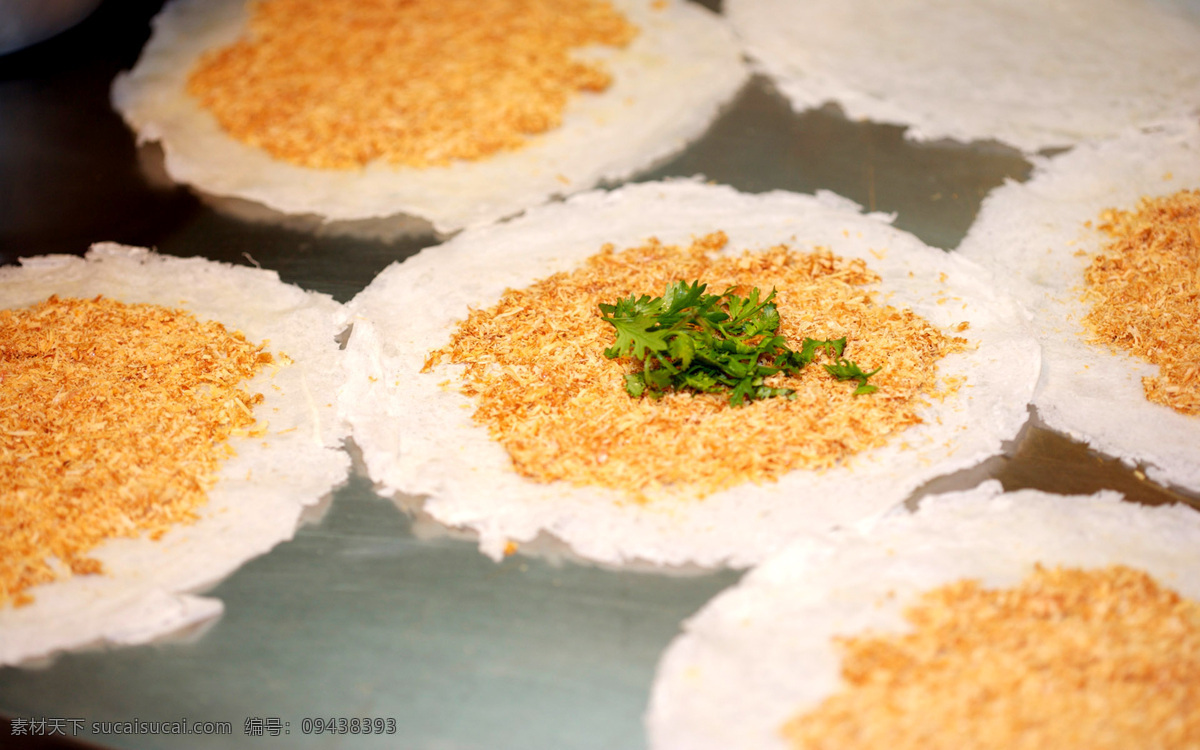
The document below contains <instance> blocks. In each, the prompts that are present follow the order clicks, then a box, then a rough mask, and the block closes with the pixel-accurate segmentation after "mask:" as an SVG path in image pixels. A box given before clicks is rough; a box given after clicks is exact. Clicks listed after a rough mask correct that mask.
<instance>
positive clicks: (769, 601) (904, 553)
mask: <svg viewBox="0 0 1200 750" xmlns="http://www.w3.org/2000/svg"><path fill="white" fill-rule="evenodd" d="M1197 544H1200V513H1197V512H1196V511H1195V510H1193V509H1191V508H1188V507H1187V506H1183V505H1175V506H1163V507H1157V508H1149V507H1145V506H1138V505H1134V504H1132V503H1127V502H1124V501H1123V500H1121V497H1120V495H1119V494H1117V493H1115V492H1110V491H1105V492H1101V493H1098V494H1096V495H1093V496H1090V497H1078V496H1077V497H1066V496H1059V495H1049V494H1046V493H1042V492H1038V491H1035V490H1023V491H1020V492H1015V493H1011V494H1002V492H1001V488H1000V485H999V483H997V482H987V483H985V484H983V485H981V486H980V487H978V488H976V489H974V490H970V491H967V492H960V493H953V494H947V495H940V496H932V497H927V498H924V499H922V501H921V507H920V508H919V509H918V510H917V511H916V512H915V513H911V514H910V513H907V512H899V513H894V514H891V515H889V516H887V517H885V518H882V519H880V520H879V522H878V523H876V524H875V525H874V526H873V527H872V528H870V529H867V530H844V531H842V532H840V533H839V532H834V533H829V534H813V535H809V536H805V537H804V538H802V539H798V540H797V541H796V542H795V543H794V544H792V545H790V546H789V547H788V548H787V549H786V550H784V551H783V552H782V553H780V554H778V555H776V556H775V557H773V558H772V559H771V560H769V561H768V562H766V563H763V565H762V566H760V567H759V568H757V569H755V570H754V571H752V572H751V573H749V574H748V575H747V576H746V577H745V578H744V579H742V581H741V583H739V584H738V585H737V586H735V587H734V588H732V589H730V590H728V591H726V592H724V593H722V594H721V595H719V596H718V597H717V598H716V599H714V600H713V601H712V602H710V603H709V604H708V605H706V606H705V607H704V609H702V610H701V611H700V612H699V613H698V614H697V615H695V616H694V617H692V618H691V619H689V620H688V621H686V622H685V623H684V634H683V635H681V636H679V637H678V638H676V639H675V641H674V642H673V643H672V644H671V646H670V647H669V648H668V649H667V651H666V653H665V654H664V655H663V658H662V660H661V661H660V662H659V667H658V674H657V677H656V679H655V683H654V688H653V692H652V695H651V698H650V708H649V712H648V714H647V728H648V732H649V739H650V742H649V744H650V747H651V748H654V749H655V750H659V749H664V748H672V750H706V749H708V748H712V749H713V750H716V749H717V748H721V749H722V750H724V749H725V748H730V747H736V748H745V749H750V748H754V749H760V748H761V749H762V750H766V749H767V748H778V749H779V750H783V748H785V747H787V745H786V744H785V743H784V741H783V738H782V737H781V736H780V734H779V729H780V727H781V726H782V725H783V723H784V722H785V721H787V720H788V719H790V718H792V717H793V716H795V715H796V714H798V713H800V712H801V711H804V710H806V709H812V708H815V707H816V706H817V705H818V704H819V703H820V702H821V701H822V700H823V699H824V698H826V697H827V696H829V695H830V694H832V693H833V692H835V690H837V689H838V688H839V687H840V682H841V678H840V670H841V665H840V658H839V656H838V653H837V652H836V650H835V648H834V646H833V644H832V643H831V642H830V640H831V637H833V636H835V635H855V634H860V633H863V632H864V631H867V630H871V631H874V632H877V633H881V634H882V633H889V632H902V631H905V630H907V629H908V627H907V625H906V623H905V621H904V618H903V616H902V610H903V609H904V608H905V607H906V606H907V605H909V604H910V603H911V602H912V601H913V600H914V599H915V598H916V597H917V596H918V595H919V594H921V593H922V592H924V591H927V590H929V589H932V588H936V587H938V586H941V585H944V584H947V583H950V582H952V581H956V580H959V579H963V578H977V579H979V580H980V581H981V582H982V583H983V584H984V585H985V586H990V587H997V586H1012V585H1015V584H1017V583H1019V582H1020V581H1021V579H1023V578H1024V577H1025V576H1027V575H1028V574H1029V573H1030V572H1032V570H1033V566H1034V563H1035V562H1041V563H1043V564H1045V565H1046V566H1048V567H1052V566H1055V565H1069V566H1081V567H1102V566H1107V565H1110V564H1115V563H1121V564H1124V565H1128V566H1130V567H1134V568H1138V569H1141V570H1144V571H1146V572H1148V573H1149V574H1150V575H1152V576H1154V577H1155V578H1156V579H1157V580H1158V582H1159V583H1160V584H1161V585H1163V586H1166V587H1168V588H1172V589H1174V590H1176V591H1178V592H1179V593H1180V594H1182V595H1183V596H1186V597H1189V598H1192V599H1200V575H1198V573H1197V567H1196V566H1197V552H1196V549H1197Z"/></svg>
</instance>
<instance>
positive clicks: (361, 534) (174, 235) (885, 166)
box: [0, 0, 1200, 750]
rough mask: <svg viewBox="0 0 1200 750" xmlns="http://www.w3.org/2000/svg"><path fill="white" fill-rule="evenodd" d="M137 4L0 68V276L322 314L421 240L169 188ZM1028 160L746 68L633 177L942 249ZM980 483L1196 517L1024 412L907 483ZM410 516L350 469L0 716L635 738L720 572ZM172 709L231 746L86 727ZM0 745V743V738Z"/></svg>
mask: <svg viewBox="0 0 1200 750" xmlns="http://www.w3.org/2000/svg"><path fill="white" fill-rule="evenodd" d="M158 5H159V3H157V2H152V1H144V2H130V1H129V0H125V1H123V2H117V1H116V0H108V1H107V2H105V3H104V4H103V5H102V6H101V7H100V9H99V10H98V11H97V12H96V13H95V14H94V15H93V16H92V17H91V18H89V19H88V20H87V21H85V22H84V23H83V24H82V25H80V26H79V27H76V28H75V29H73V30H71V31H69V32H67V33H66V34H64V35H62V36H60V37H58V38H56V39H53V40H51V41H49V42H46V43H43V44H42V45H39V46H37V47H33V48H30V49H28V50H25V51H21V52H17V53H14V54H11V55H8V56H6V57H0V174H3V180H2V181H0V185H2V186H3V193H2V194H0V263H12V262H15V259H16V258H17V257H21V256H27V255H38V254H45V253H74V254H82V253H83V252H84V250H86V248H87V246H88V244H89V243H91V242H95V241H101V240H115V241H118V242H124V243H128V244H135V245H146V246H152V247H156V248H157V249H158V250H160V251H161V252H163V253H168V254H174V255H181V256H191V255H202V256H205V257H208V258H212V259H216V260H222V261H227V262H231V263H242V264H257V265H261V266H263V267H266V268H272V269H276V270H278V271H279V273H280V275H281V276H282V278H283V279H284V280H285V281H288V282H292V283H296V284H299V285H301V286H303V287H305V288H308V289H315V290H318V291H323V292H328V293H330V294H332V295H333V296H334V297H336V298H337V299H339V300H342V301H345V300H348V299H349V298H351V297H352V296H353V295H354V294H355V293H356V292H358V291H359V290H360V289H362V288H363V287H364V286H366V284H367V283H369V282H370V280H371V279H372V278H373V277H374V275H375V274H376V273H378V272H379V271H380V270H382V269H383V268H384V267H385V266H386V265H387V264H389V263H391V262H393V261H395V260H399V259H402V258H405V257H407V256H409V255H411V254H412V253H414V252H416V251H417V250H419V249H421V248H423V247H426V246H429V245H433V244H436V242H437V241H438V239H437V238H436V237H434V236H433V234H432V233H430V232H429V231H428V229H427V228H426V227H425V226H424V225H421V224H419V223H417V224H415V225H414V224H413V223H411V222H408V223H401V224H397V223H389V222H360V223H351V224H340V225H330V226H325V227H322V226H320V225H319V224H318V223H317V222H315V221H308V220H305V219H294V218H285V217H280V216H277V215H276V216H271V215H261V214H259V215H254V214H253V213H252V212H251V211H248V210H247V207H246V206H242V205H232V206H231V205H230V204H228V203H227V202H222V201H216V200H212V199H209V198H200V197H197V196H195V195H194V194H192V193H191V192H189V191H188V190H186V189H184V188H180V187H178V186H174V185H171V184H170V182H169V181H168V180H167V179H166V178H165V177H164V175H163V172H162V165H161V160H162V157H161V153H160V152H159V151H158V150H157V148H154V147H148V148H142V149H138V148H135V146H134V143H133V138H132V135H131V134H130V133H129V131H128V130H127V129H126V128H125V126H124V125H123V124H122V123H121V121H120V119H119V118H118V117H117V115H116V114H115V113H113V112H112V111H111V108H110V107H109V105H108V86H109V84H110V82H111V80H112V78H113V76H114V75H115V74H116V73H117V72H118V71H119V70H121V69H124V68H128V67H129V66H130V65H132V63H133V61H134V60H135V59H136V55H137V52H138V50H139V49H140V47H141V45H142V44H143V43H144V41H145V38H146V36H147V35H148V32H149V26H148V19H149V18H150V16H151V15H153V13H154V11H155V10H156V8H157V6H158ZM1029 170H1030V165H1029V163H1028V162H1027V161H1026V160H1025V159H1023V158H1022V157H1021V156H1020V154H1018V153H1017V152H1016V151H1014V150H1012V149H1009V148H1006V147H1004V146H1001V145H998V144H994V143H974V144H969V145H963V144H955V143H934V144H925V145H920V144H913V143H909V142H906V141H904V140H903V138H902V131H901V129H900V128H898V127H893V126H884V125H878V124H873V123H862V122H851V121H848V120H846V119H845V118H844V117H842V116H841V114H840V113H839V112H838V110H837V109H836V108H833V107H828V108H826V109H823V110H819V111H813V112H808V113H804V114H795V113H793V112H792V111H791V110H790V109H789V107H788V105H787V103H786V101H785V100H784V99H783V98H782V97H781V96H780V95H779V94H778V93H777V92H776V91H775V90H774V89H773V88H772V86H771V85H770V84H769V83H768V82H766V81H765V80H764V79H762V78H758V77H756V78H754V79H753V80H752V81H751V83H750V85H749V86H748V87H747V88H746V89H745V90H743V91H742V92H741V94H740V95H739V96H738V97H737V98H736V99H735V101H734V102H733V103H732V105H731V106H730V107H729V109H728V110H727V111H726V112H725V113H724V114H723V116H722V117H721V118H720V119H719V120H718V121H717V122H716V123H715V124H714V125H713V127H712V128H711V130H710V131H709V132H708V134H707V135H706V136H705V137H704V138H703V139H702V140H701V141H699V142H697V143H695V144H694V145H692V146H691V147H690V148H688V149H687V150H686V151H684V152H682V153H681V154H679V155H678V156H676V157H674V158H673V159H671V160H670V161H669V162H668V163H666V164H663V165H661V166H660V167H658V168H657V169H654V170H652V171H650V172H648V173H645V174H642V175H640V176H639V177H638V179H639V180H650V179H659V178H664V177H671V176H692V175H697V174H702V175H704V176H705V177H706V178H708V179H710V180H712V181H715V182H720V183H725V184H729V185H732V186H733V187H736V188H738V189H741V190H745V191H750V192H759V191H764V190H770V189H787V190H794V191H799V192H813V191H815V190H818V189H825V190H831V191H834V192H836V193H839V194H841V195H844V196H846V197H848V198H850V199H852V200H855V201H857V202H859V203H861V204H862V205H863V206H865V207H866V208H868V209H870V210H876V211H883V212H889V213H892V212H894V213H895V214H896V221H895V223H896V226H898V227H900V228H902V229H906V230H908V231H911V232H913V233H915V234H916V235H917V236H919V237H920V238H921V239H923V240H924V241H925V242H927V243H929V244H931V245H934V246H937V247H941V248H945V249H947V250H952V249H953V248H954V247H955V246H956V245H957V244H958V242H959V241H960V240H961V239H962V237H963V235H964V234H965V232H966V231H967V229H968V227H969V226H970V223H971V221H972V219H973V218H974V216H975V213H976V211H977V209H978V206H979V202H980V200H981V199H982V198H983V196H984V195H986V194H987V192H988V191H989V190H990V189H992V188H993V187H995V186H996V185H999V184H1001V183H1002V182H1003V181H1004V180H1005V179H1016V180H1021V179H1024V178H1025V177H1026V176H1027V175H1028V173H1029ZM352 449H353V448H352ZM986 477H995V478H998V479H1000V480H1001V481H1002V482H1003V483H1004V485H1005V486H1006V488H1008V489H1016V488H1021V487H1036V488H1041V489H1045V490H1049V491H1054V492H1069V493H1079V492H1092V491H1094V490H1096V489H1100V488H1102V487H1109V488H1113V489H1117V490H1119V491H1121V492H1123V493H1125V494H1126V495H1127V496H1128V497H1129V498H1130V499H1131V500H1134V501H1137V502H1145V503H1159V502H1165V501H1172V500H1182V501H1185V502H1189V503H1191V504H1192V505H1193V506H1197V507H1200V502H1198V501H1197V499H1196V498H1195V497H1190V498H1189V497H1185V496H1183V495H1181V494H1180V493H1176V492H1173V491H1171V490H1169V489H1164V488H1161V487H1158V486H1155V485H1153V484H1151V483H1148V482H1146V481H1144V480H1143V479H1141V478H1140V476H1139V474H1138V473H1136V472H1134V471H1133V470H1131V469H1129V468H1127V467H1124V466H1122V465H1120V464H1118V463H1117V462H1114V461H1111V460H1108V459H1105V458H1103V457H1101V456H1098V455H1096V454H1094V453H1092V452H1090V451H1088V450H1087V449H1086V448H1085V447H1084V446H1082V445H1080V444H1078V443H1075V442H1073V441H1071V440H1068V439H1066V438H1064V437H1061V436H1058V435H1056V434H1054V433H1051V432H1048V431H1046V430H1043V429H1041V428H1040V427H1038V426H1037V425H1036V423H1035V424H1033V425H1031V426H1030V427H1029V428H1027V429H1026V431H1025V432H1024V433H1023V435H1022V436H1021V438H1020V439H1019V440H1018V441H1016V442H1015V444H1014V445H1012V446H1011V448H1010V450H1009V452H1008V454H1007V455H1005V456H1003V457H998V458H995V459H992V460H991V461H989V462H987V463H986V464H984V465H983V466H981V467H979V468H977V469H975V470H971V471H969V472H965V473H963V474H961V475H958V476H952V477H947V478H943V479H939V480H936V481H935V482H933V483H931V485H929V486H928V487H926V488H925V490H924V491H925V492H928V491H935V490H946V489H956V488H964V487H969V486H973V485H974V484H975V483H977V482H978V481H979V480H981V479H983V478H986ZM412 504H413V499H412V498H399V499H391V498H384V497H381V496H379V495H378V494H376V493H375V492H374V491H373V489H372V487H371V484H370V482H369V480H367V479H366V477H365V474H364V472H363V471H362V469H361V467H358V468H356V471H355V473H354V475H353V476H352V477H351V479H350V481H349V482H348V483H347V484H346V485H345V486H343V487H341V488H340V489H338V490H337V491H336V492H335V493H334V494H333V495H332V497H331V498H329V499H328V500H327V502H326V503H324V504H323V505H322V507H321V508H319V509H317V510H318V512H314V513H313V514H312V515H313V517H312V518H311V519H309V521H308V522H307V523H306V524H305V525H303V526H302V527H301V528H300V529H299V530H298V532H297V534H296V538H295V539H294V540H293V541H291V542H288V543H285V544H282V545H280V546H278V547H277V548H276V549H275V550H274V551H272V552H271V553H270V554H268V555H265V556H263V557H260V558H258V559H256V560H254V561H252V562H250V563H249V564H247V565H246V566H244V567H243V568H242V569H240V570H239V571H238V572H237V573H235V574H234V575H233V576H231V577H230V578H228V579H227V580H225V581H224V582H222V583H221V584H220V585H218V586H217V587H216V588H215V589H214V590H212V591H211V592H210V593H211V594H212V595H213V596H215V597H217V598H219V599H221V600H222V601H223V602H224V604H225V612H224V615H223V616H222V617H221V618H220V619H218V620H217V621H216V622H215V623H213V624H212V625H211V626H210V627H208V628H206V629H205V630H203V631H202V632H197V633H191V634H189V635H188V636H187V637H186V638H176V639H172V640H170V641H166V642H163V643H157V644H153V645H149V646H142V647H136V648H125V649H115V650H108V651H94V652H88V653H78V654H67V655H61V656H59V657H58V658H56V659H54V660H53V661H52V662H51V663H49V664H45V665H37V666H34V667H28V668H12V667H10V668H4V669H0V715H3V716H6V717H8V718H9V719H15V720H18V721H19V722H25V721H28V720H34V721H41V720H44V721H45V722H47V724H44V725H42V726H43V727H46V726H57V727H60V728H62V729H63V730H64V731H65V732H66V734H67V735H71V734H72V733H74V734H75V739H76V740H82V741H86V742H88V743H93V744H94V745H100V746H104V747H114V748H163V747H187V748H207V747H211V748H228V747H270V746H273V747H289V748H290V747H301V748H303V747H311V748H336V747H347V748H349V747H354V748H358V747H404V748H429V749H430V750H434V749H438V750H441V749H448V748H484V747H487V748H493V749H495V748H513V749H516V748H522V749H525V748H597V750H599V749H601V748H603V749H604V750H613V749H616V748H639V747H643V746H644V739H643V732H642V723H641V717H642V713H643V711H644V709H645V705H646V701H647V698H648V695H649V689H650V684H651V680H652V678H653V674H654V668H655V665H656V663H657V660H658V657H659V655H660V653H661V652H662V650H663V649H664V648H665V647H666V645H667V644H668V643H669V641H670V640H671V638H672V637H674V635H675V634H676V633H677V632H678V630H679V625H680V622H681V621H682V620H683V619H684V618H686V617H687V616H689V615H690V614H692V613H693V612H695V611H696V610H697V609H698V608H699V607H700V606H701V605H703V604H704V603H705V602H706V601H707V600H708V599H709V598H711V597H712V596H713V595H714V594H716V593H717V592H718V591H720V590H722V589H724V588H726V587H727V586H729V585H731V584H732V583H734V582H735V581H736V580H737V579H738V577H739V574H738V573H735V572H720V573H712V574H703V575H686V576H678V575H676V576H664V575H659V574H655V573H645V572H629V571H623V572H616V571H610V570H603V569H599V568H596V567H591V566H587V565H581V564H577V563H574V562H571V561H568V560H554V559H545V558H540V557H529V556H526V555H524V554H517V555H513V556H510V557H508V558H507V559H506V560H504V561H503V562H502V563H499V564H497V563H494V562H492V561H491V560H490V559H487V558H485V557H483V556H482V555H480V554H479V553H478V551H477V549H476V546H475V543H474V542H473V541H472V540H470V539H462V538H455V537H454V536H453V535H450V534H447V533H445V531H444V530H442V529H440V528H439V527H438V526H437V525H436V524H432V523H431V522H429V521H427V520H425V519H422V518H421V517H420V516H419V515H413V514H412V513H411V512H410V511H409V510H407V508H410V507H412ZM0 637H3V635H2V634H0ZM342 718H344V719H346V733H341V732H340V731H339V730H340V727H338V726H337V724H338V720H339V719H342ZM356 718H357V719H359V720H364V719H370V720H372V734H370V735H367V734H364V733H363V732H362V729H361V727H360V729H359V733H358V734H350V733H349V730H350V728H351V726H352V724H351V720H353V719H356ZM183 719H186V720H187V721H188V722H189V726H191V727H193V728H194V727H195V725H196V724H197V723H200V722H228V724H229V727H230V729H231V734H227V735H196V734H193V735H188V736H170V737H168V736H164V735H151V734H115V733H99V734H98V733H95V732H94V731H93V729H94V728H97V727H95V726H94V722H134V721H147V722H150V721H153V722H163V721H166V722H177V721H180V720H183ZM317 719H319V720H321V724H320V725H319V727H320V728H321V730H322V731H320V732H318V731H317V728H318V725H317V724H315V723H314V721H313V720H317ZM330 719H333V720H334V724H333V727H332V729H333V731H332V732H330V731H328V730H327V729H326V728H325V727H326V725H327V723H328V722H329V720H330ZM376 719H382V720H383V724H382V727H383V730H384V733H383V734H375V733H374V729H375V728H376V727H377V726H379V724H378V723H376V722H375V721H374V720H376ZM306 720H308V721H306ZM51 722H54V723H53V724H50V723H51ZM392 722H394V723H392ZM98 728H99V729H105V727H104V726H100V727H98ZM113 728H116V727H108V729H113ZM306 729H307V730H308V731H307V732H306V731H305V730H306ZM389 729H394V734H389V733H388V730H389ZM275 733H277V736H273V734H275ZM0 736H2V737H3V740H0V746H4V747H7V746H8V743H9V741H10V737H9V736H8V735H7V732H6V731H5V729H4V727H2V726H0ZM14 739H15V738H14Z"/></svg>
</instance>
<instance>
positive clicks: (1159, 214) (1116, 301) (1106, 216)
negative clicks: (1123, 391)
mask: <svg viewBox="0 0 1200 750" xmlns="http://www.w3.org/2000/svg"><path fill="white" fill-rule="evenodd" d="M1102 220H1103V224H1101V226H1100V229H1101V230H1103V231H1104V232H1106V233H1107V234H1108V235H1109V237H1110V238H1111V240H1110V241H1109V242H1108V244H1107V245H1106V246H1105V248H1104V249H1103V251H1102V252H1101V253H1100V254H1099V255H1097V256H1096V257H1095V258H1094V259H1093V260H1092V264H1091V266H1090V267H1089V268H1088V269H1087V271H1086V272H1085V276H1084V278H1085V280H1086V282H1087V298H1088V299H1089V300H1090V301H1091V302H1092V308H1091V310H1090V312H1089V313H1088V315H1087V318H1086V321H1087V324H1088V325H1089V326H1090V327H1091V329H1092V331H1093V333H1094V334H1095V335H1096V337H1097V338H1098V339H1099V340H1100V341H1102V342H1104V343H1107V344H1111V345H1113V346H1116V347H1119V348H1121V349H1124V350H1125V351H1128V352H1131V353H1133V354H1134V355H1136V356H1138V357H1141V358H1142V359H1145V360H1147V361H1148V362H1151V363H1153V364H1156V365H1158V367H1159V374H1158V375H1157V376H1154V377H1149V378H1144V379H1143V381H1142V386H1143V388H1144V389H1145V392H1146V398H1148V399H1149V400H1151V401H1153V402H1154V403H1157V404H1163V405H1164V406H1169V407H1171V408H1172V409H1174V410H1175V411H1177V412H1180V413H1182V414H1190V415H1197V414H1200V191H1198V190H1183V191H1180V192H1178V193H1175V194H1174V195H1171V196H1167V197H1163V198H1143V199H1142V200H1141V202H1140V203H1139V204H1138V207H1137V209H1136V210H1134V211H1118V210H1115V209H1109V210H1107V211H1105V212H1104V213H1103V214H1102Z"/></svg>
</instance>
